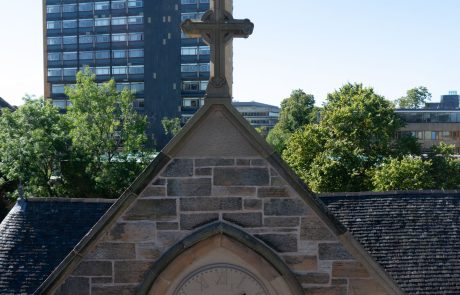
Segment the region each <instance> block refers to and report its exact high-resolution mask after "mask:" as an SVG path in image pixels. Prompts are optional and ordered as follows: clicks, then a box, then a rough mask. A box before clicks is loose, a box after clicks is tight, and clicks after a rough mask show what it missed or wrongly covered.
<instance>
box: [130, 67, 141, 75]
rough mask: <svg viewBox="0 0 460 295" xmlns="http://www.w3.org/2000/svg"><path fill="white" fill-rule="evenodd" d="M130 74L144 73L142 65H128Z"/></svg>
mask: <svg viewBox="0 0 460 295" xmlns="http://www.w3.org/2000/svg"><path fill="white" fill-rule="evenodd" d="M129 73H130V74H143V73H144V66H130V67H129Z"/></svg>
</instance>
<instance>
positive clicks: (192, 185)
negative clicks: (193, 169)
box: [168, 178, 211, 197]
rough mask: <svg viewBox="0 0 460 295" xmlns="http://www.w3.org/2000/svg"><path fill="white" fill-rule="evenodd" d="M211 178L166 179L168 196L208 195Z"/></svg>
mask: <svg viewBox="0 0 460 295" xmlns="http://www.w3.org/2000/svg"><path fill="white" fill-rule="evenodd" d="M210 195H211V178H184V179H180V178H178V179H168V196H175V197H176V196H184V197H186V196H197V197H199V196H210Z"/></svg>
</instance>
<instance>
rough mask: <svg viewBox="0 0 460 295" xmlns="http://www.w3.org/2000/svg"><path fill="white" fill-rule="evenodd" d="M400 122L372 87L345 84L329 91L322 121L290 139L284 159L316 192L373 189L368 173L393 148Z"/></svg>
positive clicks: (389, 104) (394, 152) (390, 107)
mask: <svg viewBox="0 0 460 295" xmlns="http://www.w3.org/2000/svg"><path fill="white" fill-rule="evenodd" d="M401 126H402V122H401V121H400V120H399V118H398V117H397V116H396V114H395V113H394V106H393V104H391V103H390V102H388V101H387V100H385V99H384V98H383V97H382V96H380V95H377V94H375V93H374V90H373V89H372V88H365V87H363V86H362V85H361V84H347V85H344V86H343V87H342V88H341V89H340V90H338V91H335V92H333V93H331V94H329V95H328V97H327V103H326V105H325V106H324V109H323V111H322V112H321V121H320V122H319V124H318V125H307V126H306V127H305V128H303V129H300V130H298V131H297V132H295V133H294V135H293V136H292V137H291V138H290V139H289V142H288V143H287V147H286V149H285V151H284V152H283V159H284V160H285V161H286V162H287V163H288V164H289V165H290V166H291V167H292V168H293V169H294V170H295V171H296V172H297V174H298V175H299V176H300V177H301V178H302V179H303V180H304V181H305V182H306V183H308V184H309V185H310V187H311V189H312V190H314V191H317V192H325V191H330V192H332V191H362V190H369V189H371V188H372V182H371V180H370V176H369V175H368V171H369V170H370V169H371V168H373V167H374V166H375V165H376V164H378V163H380V162H382V161H383V160H384V159H385V158H386V157H388V156H390V155H394V154H400V152H399V151H397V150H395V147H397V145H395V144H394V140H393V138H394V134H395V132H396V130H397V129H398V128H399V127H401Z"/></svg>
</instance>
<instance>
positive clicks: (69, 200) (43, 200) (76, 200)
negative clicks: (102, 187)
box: [26, 197, 117, 203]
mask: <svg viewBox="0 0 460 295" xmlns="http://www.w3.org/2000/svg"><path fill="white" fill-rule="evenodd" d="M26 201H27V202H31V203H53V202H56V203H64V202H67V203H115V202H116V201H117V199H104V198H37V197H32V198H27V199H26Z"/></svg>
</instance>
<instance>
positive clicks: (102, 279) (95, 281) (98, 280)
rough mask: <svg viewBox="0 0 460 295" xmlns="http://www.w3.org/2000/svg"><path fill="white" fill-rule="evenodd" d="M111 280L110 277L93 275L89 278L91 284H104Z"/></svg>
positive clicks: (109, 282)
mask: <svg viewBox="0 0 460 295" xmlns="http://www.w3.org/2000/svg"><path fill="white" fill-rule="evenodd" d="M112 282H113V279H112V277H94V278H91V285H104V284H111V283H112Z"/></svg>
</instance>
